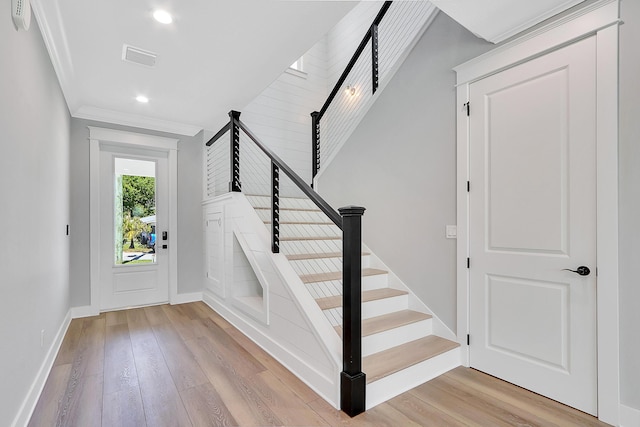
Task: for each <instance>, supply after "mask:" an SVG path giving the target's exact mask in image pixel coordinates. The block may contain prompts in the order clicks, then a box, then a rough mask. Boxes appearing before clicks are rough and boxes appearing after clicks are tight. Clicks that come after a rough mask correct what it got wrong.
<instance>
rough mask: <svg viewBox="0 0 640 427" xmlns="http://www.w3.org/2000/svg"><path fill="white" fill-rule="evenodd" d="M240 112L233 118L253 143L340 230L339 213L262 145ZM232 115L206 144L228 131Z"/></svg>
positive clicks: (340, 218)
mask: <svg viewBox="0 0 640 427" xmlns="http://www.w3.org/2000/svg"><path fill="white" fill-rule="evenodd" d="M233 113H236V112H235V111H232V112H230V113H229V116H233V115H234V114H233ZM239 117H240V113H238V114H237V117H235V120H237V126H238V127H239V128H240V129H242V131H243V132H244V133H245V134H246V135H247V136H248V137H249V139H251V140H252V141H253V143H254V144H256V145H257V146H258V148H259V149H260V150H262V152H263V153H264V154H266V155H267V157H269V159H270V160H271V162H272V163H273V164H274V165H276V166H277V167H278V168H279V169H281V170H282V171H283V172H284V173H285V174H286V175H287V176H288V177H289V178H290V179H291V181H293V183H294V184H295V185H296V186H297V187H298V188H299V189H300V190H302V192H303V193H304V194H306V195H307V197H309V199H311V201H313V203H314V204H315V205H316V206H317V207H318V208H320V210H321V211H322V212H324V213H325V215H327V216H328V217H329V219H330V220H331V221H332V222H333V223H334V224H335V225H337V226H338V228H340V230H342V217H341V216H340V214H339V213H338V212H337V211H336V210H335V209H333V208H332V207H331V205H329V203H327V202H326V201H325V200H324V199H323V198H322V197H321V196H320V195H319V194H318V193H317V192H316V191H315V190H314V189H313V188H311V187H310V186H309V185H308V184H307V183H306V182H305V181H304V180H303V179H302V178H301V177H300V175H298V174H297V173H295V172H294V171H293V169H291V168H290V167H289V165H287V164H286V163H285V162H284V161H283V160H282V159H281V158H280V157H279V156H278V155H277V154H276V153H274V152H273V151H271V149H269V147H267V146H266V145H264V143H263V142H262V141H260V140H259V139H258V137H257V136H256V135H255V134H254V133H253V132H251V130H249V128H248V127H247V125H245V124H244V123H243V122H242V121H241V120H240V118H239ZM233 121H234V119H233V117H232V119H231V120H230V121H229V123H227V124H226V125H224V126H223V127H222V129H220V130H219V131H218V132H217V133H216V134H215V135H214V136H213V137H212V138H211V139H210V140H209V141H208V142H207V143H206V146H207V147H210V146H211V145H213V144H214V143H215V142H216V141H217V140H218V139H220V138H221V137H222V136H223V135H224V134H225V133H227V132H228V131H229V129H231V127H232V125H233Z"/></svg>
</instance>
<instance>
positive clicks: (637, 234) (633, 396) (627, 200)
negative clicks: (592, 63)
mask: <svg viewBox="0 0 640 427" xmlns="http://www.w3.org/2000/svg"><path fill="white" fill-rule="evenodd" d="M620 5H621V18H622V20H623V21H624V25H622V26H621V27H620V175H619V180H620V181H619V182H620V246H619V250H620V397H621V403H622V404H624V405H626V406H630V407H632V408H636V409H638V410H640V307H638V306H639V305H640V279H639V276H638V270H637V268H638V260H640V120H638V118H639V117H640V105H638V100H639V99H640V83H639V80H638V79H640V53H639V52H640V51H639V50H638V42H639V41H640V2H638V1H637V0H624V1H622V2H620Z"/></svg>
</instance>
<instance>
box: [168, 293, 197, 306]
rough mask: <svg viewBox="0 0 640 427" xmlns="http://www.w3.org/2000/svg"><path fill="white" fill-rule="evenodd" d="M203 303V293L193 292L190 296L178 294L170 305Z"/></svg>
mask: <svg viewBox="0 0 640 427" xmlns="http://www.w3.org/2000/svg"><path fill="white" fill-rule="evenodd" d="M196 301H202V292H191V293H188V294H176V296H175V297H173V298H172V299H171V302H170V304H171V305H175V304H186V303H189V302H196Z"/></svg>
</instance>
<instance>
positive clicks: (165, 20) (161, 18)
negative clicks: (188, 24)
mask: <svg viewBox="0 0 640 427" xmlns="http://www.w3.org/2000/svg"><path fill="white" fill-rule="evenodd" d="M153 17H154V18H155V20H156V21H158V22H160V23H161V24H171V23H172V22H173V18H172V17H171V15H170V14H169V12H167V11H166V10H162V9H158V10H156V11H155V12H153Z"/></svg>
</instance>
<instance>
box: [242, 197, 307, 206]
mask: <svg viewBox="0 0 640 427" xmlns="http://www.w3.org/2000/svg"><path fill="white" fill-rule="evenodd" d="M247 200H249V203H250V204H251V206H253V207H263V208H270V207H271V196H270V195H269V196H247ZM280 207H281V208H295V209H318V207H317V206H316V205H315V203H313V202H312V201H311V200H309V199H293V198H289V197H281V198H280Z"/></svg>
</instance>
